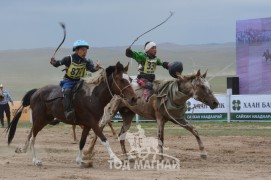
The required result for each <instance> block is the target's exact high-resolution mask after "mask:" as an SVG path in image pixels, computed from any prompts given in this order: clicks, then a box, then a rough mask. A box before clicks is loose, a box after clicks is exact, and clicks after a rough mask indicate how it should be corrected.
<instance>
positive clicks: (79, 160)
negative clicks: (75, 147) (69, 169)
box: [76, 126, 90, 167]
mask: <svg viewBox="0 0 271 180" xmlns="http://www.w3.org/2000/svg"><path fill="white" fill-rule="evenodd" d="M89 131H90V127H86V126H84V128H83V131H82V135H81V139H80V142H79V151H78V154H77V157H76V162H77V164H80V166H81V167H85V163H84V162H83V160H82V154H83V148H84V146H85V144H86V139H87V136H88V133H89Z"/></svg>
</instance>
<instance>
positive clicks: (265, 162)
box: [0, 125, 271, 180]
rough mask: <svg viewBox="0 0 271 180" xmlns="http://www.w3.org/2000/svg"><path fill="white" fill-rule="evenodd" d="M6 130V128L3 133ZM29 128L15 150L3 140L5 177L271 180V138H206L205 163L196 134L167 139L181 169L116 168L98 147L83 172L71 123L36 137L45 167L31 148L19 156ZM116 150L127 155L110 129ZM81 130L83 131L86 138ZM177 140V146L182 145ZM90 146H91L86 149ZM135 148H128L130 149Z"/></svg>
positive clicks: (1, 174) (0, 169)
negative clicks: (36, 161)
mask: <svg viewBox="0 0 271 180" xmlns="http://www.w3.org/2000/svg"><path fill="white" fill-rule="evenodd" d="M0 130H1V131H2V130H3V129H0ZM28 130H29V128H18V129H17V132H16V135H15V138H14V140H13V142H12V144H11V145H10V146H8V145H7V143H6V141H7V137H5V135H4V134H1V137H0V179H1V180H2V179H20V180H24V179H95V180H96V179H137V180H138V179H271V168H270V164H271V158H270V155H271V140H270V138H268V137H266V138H265V137H244V136H219V137H210V136H202V140H203V143H204V145H205V147H206V150H207V153H208V158H207V160H202V159H200V157H199V150H198V146H197V143H196V140H195V138H194V137H193V136H190V135H187V136H182V137H180V136H179V137H177V136H175V137H173V136H167V135H166V137H165V146H166V147H168V148H169V149H168V150H167V151H165V153H167V154H169V155H171V156H174V157H176V158H178V159H179V160H180V168H179V170H174V171H170V170H160V171H158V170H150V169H148V170H130V171H128V170H124V171H123V170H118V169H110V168H109V163H108V154H107V152H106V150H105V149H104V147H103V146H102V145H101V144H100V143H98V144H97V146H96V155H95V157H94V159H93V166H94V167H93V168H88V169H82V168H79V166H78V165H77V164H76V162H75V157H76V153H77V149H78V144H75V143H73V140H72V136H71V127H70V126H68V125H64V126H55V127H48V128H45V129H43V130H42V131H41V132H40V134H39V135H38V137H37V139H36V148H37V157H38V158H39V159H41V160H42V161H43V167H41V168H38V167H36V166H34V165H33V163H32V157H31V150H28V152H27V153H26V154H16V153H15V152H14V150H15V148H16V146H18V145H22V144H24V142H25V138H26V137H27V133H28ZM105 132H106V136H107V137H108V139H109V142H110V145H111V147H112V149H113V151H114V152H115V153H116V154H117V155H118V154H121V149H120V146H119V142H118V140H117V139H116V138H114V137H112V135H111V132H110V131H109V130H107V129H106V131H105ZM80 133H81V130H80V128H79V127H78V128H77V135H78V137H80ZM176 142H177V143H176ZM86 146H87V147H88V146H89V145H88V144H87V145H86ZM128 146H129V145H127V147H128Z"/></svg>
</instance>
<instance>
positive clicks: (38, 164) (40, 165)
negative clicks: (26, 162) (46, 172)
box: [34, 160, 42, 167]
mask: <svg viewBox="0 0 271 180" xmlns="http://www.w3.org/2000/svg"><path fill="white" fill-rule="evenodd" d="M34 164H35V166H37V167H42V161H41V160H36V161H35V162H34Z"/></svg>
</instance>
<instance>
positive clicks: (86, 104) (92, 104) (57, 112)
mask: <svg viewBox="0 0 271 180" xmlns="http://www.w3.org/2000/svg"><path fill="white" fill-rule="evenodd" d="M126 68H128V67H126ZM125 71H126V70H125V68H124V67H123V65H122V64H121V63H119V62H118V63H117V64H116V65H115V66H110V67H108V68H106V70H103V71H102V72H101V75H100V76H98V77H97V78H96V79H95V80H93V78H92V79H89V80H86V81H84V82H83V83H82V85H81V86H80V87H79V88H78V90H77V92H76V93H75V94H74V100H73V102H74V108H75V114H76V115H75V116H76V122H71V121H67V120H66V118H65V116H64V110H63V103H62V98H63V96H62V92H61V88H60V86H57V85H48V86H45V87H43V88H40V89H38V90H36V89H34V90H31V91H29V92H27V93H26V95H25V96H24V97H23V99H22V105H21V107H20V108H19V110H18V112H17V113H16V115H15V117H14V119H13V120H12V122H11V125H10V126H9V128H8V129H7V132H8V133H9V134H8V144H10V143H11V141H12V139H13V137H14V135H15V132H16V126H17V123H18V121H19V118H20V116H21V113H22V111H23V109H24V108H25V107H27V106H29V105H30V108H31V109H32V121H33V126H32V129H31V134H32V135H31V138H30V145H31V150H32V155H33V162H34V164H35V165H37V166H41V165H42V162H41V161H40V160H38V159H37V157H36V151H35V147H34V144H35V139H36V136H37V134H38V132H39V131H40V130H42V129H43V128H44V127H45V126H46V125H47V124H48V123H50V122H51V121H52V120H53V119H54V118H57V119H59V120H61V121H62V122H64V123H67V124H72V125H83V126H84V129H83V132H82V135H81V139H80V143H79V152H78V155H77V157H76V162H77V163H79V164H80V166H82V167H85V166H86V164H85V163H84V162H83V160H82V149H83V147H84V145H85V142H86V138H87V135H88V134H89V131H90V129H93V131H94V133H95V134H96V135H97V136H98V137H99V138H100V140H101V143H102V144H103V145H104V146H105V147H106V149H107V151H108V153H109V156H110V158H111V159H113V161H114V162H115V163H120V164H121V161H120V160H119V159H118V157H117V156H116V155H115V154H114V153H113V152H112V150H111V148H110V146H109V143H108V141H107V139H106V137H105V136H104V134H103V133H102V131H101V130H100V128H99V125H98V123H99V120H100V119H101V117H102V115H103V112H104V107H105V106H106V104H107V103H108V102H110V100H111V99H112V97H113V95H114V94H118V95H121V96H122V97H123V98H125V99H127V101H129V103H130V104H131V105H134V104H136V100H137V97H136V94H135V93H134V91H133V89H132V87H131V86H130V82H129V79H128V78H127V79H124V78H123V73H124V72H125ZM29 137H30V136H29Z"/></svg>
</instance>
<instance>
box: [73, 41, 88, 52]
mask: <svg viewBox="0 0 271 180" xmlns="http://www.w3.org/2000/svg"><path fill="white" fill-rule="evenodd" d="M78 47H86V48H89V45H88V43H87V41H85V40H77V41H75V42H74V43H73V47H72V50H73V51H75V49H76V48H78Z"/></svg>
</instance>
